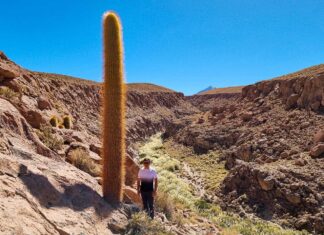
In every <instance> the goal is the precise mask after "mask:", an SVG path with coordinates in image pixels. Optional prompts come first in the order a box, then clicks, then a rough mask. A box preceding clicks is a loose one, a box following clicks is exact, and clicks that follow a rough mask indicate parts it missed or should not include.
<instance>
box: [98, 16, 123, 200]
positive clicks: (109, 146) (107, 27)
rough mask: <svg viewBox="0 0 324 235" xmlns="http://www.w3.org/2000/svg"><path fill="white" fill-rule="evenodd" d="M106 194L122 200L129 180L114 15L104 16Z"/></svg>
mask: <svg viewBox="0 0 324 235" xmlns="http://www.w3.org/2000/svg"><path fill="white" fill-rule="evenodd" d="M103 27H104V30H103V31H104V85H103V133H102V136H103V151H102V158H103V182H102V187H103V195H104V198H105V199H106V200H107V201H109V202H112V203H118V202H121V201H122V197H123V184H124V180H125V169H124V165H125V90H124V89H125V87H124V68H123V44H122V32H121V31H122V29H121V24H120V22H119V18H118V16H117V15H116V14H114V13H111V12H109V13H106V14H105V15H104V22H103Z"/></svg>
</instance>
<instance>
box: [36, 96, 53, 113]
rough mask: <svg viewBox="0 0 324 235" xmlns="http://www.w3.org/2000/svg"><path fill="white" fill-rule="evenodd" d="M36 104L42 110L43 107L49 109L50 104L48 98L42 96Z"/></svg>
mask: <svg viewBox="0 0 324 235" xmlns="http://www.w3.org/2000/svg"><path fill="white" fill-rule="evenodd" d="M37 106H38V108H39V109H40V110H44V109H50V108H51V104H50V102H49V101H48V99H47V98H46V97H44V96H40V97H39V98H38V100H37Z"/></svg>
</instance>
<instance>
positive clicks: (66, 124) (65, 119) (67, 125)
mask: <svg viewBox="0 0 324 235" xmlns="http://www.w3.org/2000/svg"><path fill="white" fill-rule="evenodd" d="M63 126H64V127H65V129H71V128H72V118H71V116H69V115H66V116H64V117H63Z"/></svg>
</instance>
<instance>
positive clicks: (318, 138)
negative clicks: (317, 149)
mask: <svg viewBox="0 0 324 235" xmlns="http://www.w3.org/2000/svg"><path fill="white" fill-rule="evenodd" d="M320 142H324V129H322V130H319V131H317V133H316V134H315V135H314V143H315V144H317V143H320Z"/></svg>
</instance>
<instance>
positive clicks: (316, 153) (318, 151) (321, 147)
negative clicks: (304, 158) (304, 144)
mask: <svg viewBox="0 0 324 235" xmlns="http://www.w3.org/2000/svg"><path fill="white" fill-rule="evenodd" d="M310 155H311V156H312V157H313V158H317V157H322V156H323V155H324V143H318V144H317V145H315V146H313V147H312V148H311V151H310Z"/></svg>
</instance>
